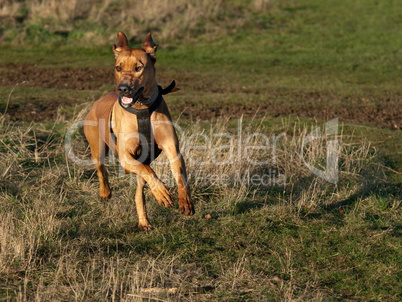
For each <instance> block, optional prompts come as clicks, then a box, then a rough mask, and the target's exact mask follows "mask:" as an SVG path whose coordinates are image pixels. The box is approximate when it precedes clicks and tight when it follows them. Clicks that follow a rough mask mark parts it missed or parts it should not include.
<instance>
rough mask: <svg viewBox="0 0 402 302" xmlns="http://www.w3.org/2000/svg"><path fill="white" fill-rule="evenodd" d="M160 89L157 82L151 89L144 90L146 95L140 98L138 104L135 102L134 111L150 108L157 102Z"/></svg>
mask: <svg viewBox="0 0 402 302" xmlns="http://www.w3.org/2000/svg"><path fill="white" fill-rule="evenodd" d="M158 94H159V89H158V84H157V83H156V81H155V82H154V83H153V85H151V88H146V89H144V93H143V94H142V95H141V96H140V98H139V99H138V101H137V102H135V103H134V104H133V105H132V106H131V107H133V108H134V109H144V108H146V107H149V106H150V105H152V104H153V102H155V100H156V98H157V97H158Z"/></svg>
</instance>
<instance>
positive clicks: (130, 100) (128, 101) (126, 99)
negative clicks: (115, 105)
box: [121, 96, 133, 106]
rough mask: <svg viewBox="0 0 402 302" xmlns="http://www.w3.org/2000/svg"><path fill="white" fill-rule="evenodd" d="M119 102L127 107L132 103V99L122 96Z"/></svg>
mask: <svg viewBox="0 0 402 302" xmlns="http://www.w3.org/2000/svg"><path fill="white" fill-rule="evenodd" d="M121 102H122V103H123V104H124V105H127V106H129V105H130V104H131V103H132V102H133V98H128V97H126V96H123V97H122V98H121Z"/></svg>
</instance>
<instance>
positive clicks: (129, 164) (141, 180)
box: [84, 32, 194, 230]
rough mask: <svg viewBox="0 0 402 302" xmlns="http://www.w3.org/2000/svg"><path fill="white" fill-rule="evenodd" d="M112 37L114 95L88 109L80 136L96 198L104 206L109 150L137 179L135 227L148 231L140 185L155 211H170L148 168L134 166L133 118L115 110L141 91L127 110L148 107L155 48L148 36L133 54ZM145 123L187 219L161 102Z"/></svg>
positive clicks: (173, 141)
mask: <svg viewBox="0 0 402 302" xmlns="http://www.w3.org/2000/svg"><path fill="white" fill-rule="evenodd" d="M117 37H118V43H117V45H113V52H114V54H115V78H116V83H117V91H114V92H112V93H109V94H108V95H105V96H103V97H101V98H100V99H99V100H97V101H96V102H95V103H94V104H93V106H92V108H91V110H90V112H89V113H88V115H87V116H86V119H85V126H84V132H85V136H86V138H87V140H88V142H89V145H90V147H91V156H92V160H93V162H94V164H95V168H96V170H97V174H98V178H99V183H100V188H99V195H100V197H101V198H102V199H104V200H109V198H110V197H111V192H110V188H109V183H108V177H107V172H106V169H105V166H104V157H105V154H106V153H107V152H108V148H110V149H111V150H112V151H113V152H114V153H115V154H116V155H117V156H118V157H119V160H120V163H121V165H122V167H123V169H124V170H125V172H126V173H134V174H136V176H137V190H136V193H135V204H136V208H137V214H138V219H139V223H138V225H139V227H140V228H142V229H145V230H149V229H151V224H150V223H149V221H148V217H147V213H146V208H145V200H144V193H143V189H144V185H145V183H148V185H149V188H150V190H151V192H152V195H153V196H154V197H155V199H156V201H157V202H158V203H159V204H160V205H162V206H164V207H172V206H173V202H172V198H171V195H170V193H169V191H168V190H167V188H166V186H165V185H164V184H163V182H162V181H161V180H160V179H159V178H158V177H157V176H156V174H155V172H154V171H153V170H152V169H151V167H150V166H149V165H148V164H144V163H141V162H139V161H138V160H137V159H138V156H139V155H140V153H141V144H140V141H139V136H138V126H137V119H136V116H135V114H132V113H130V112H127V111H126V110H124V108H122V107H121V106H120V104H119V102H118V97H119V95H120V96H123V95H125V96H127V95H134V94H135V93H136V92H138V91H139V89H141V88H142V89H143V90H142V94H141V96H140V97H139V100H138V102H136V103H134V104H133V105H132V107H133V108H135V109H143V108H147V107H149V106H150V105H151V104H149V105H143V104H144V103H146V101H147V100H148V99H149V98H150V97H151V96H152V95H153V93H155V90H156V89H158V84H157V81H156V76H155V67H154V65H155V52H156V50H157V45H156V44H155V43H154V41H153V40H152V37H151V35H150V34H148V36H147V37H146V39H145V42H144V44H143V46H142V47H141V48H137V49H132V48H130V47H129V46H128V41H127V38H126V36H125V35H124V34H123V33H122V32H119V33H118V34H117ZM121 87H125V88H126V89H120V88H121ZM150 119H151V125H152V132H153V136H154V139H155V143H156V146H157V148H159V149H160V150H162V151H163V152H164V153H165V154H166V156H167V158H168V159H169V161H170V166H171V169H172V173H173V176H174V178H175V180H176V183H177V186H178V203H179V210H180V212H181V213H183V214H184V215H192V214H193V213H194V207H193V204H192V202H191V197H190V190H189V187H188V184H187V176H186V168H185V165H184V161H183V157H182V156H181V154H180V151H179V143H178V139H177V135H176V132H175V129H174V127H173V124H172V120H171V117H170V114H169V110H168V108H167V106H166V103H165V101H164V100H162V102H161V104H160V105H159V107H158V108H157V109H156V110H155V111H154V112H152V114H151V116H150ZM110 121H111V123H110ZM111 124H112V125H113V132H114V134H115V135H116V138H117V143H116V144H115V142H114V140H113V139H112V136H111V130H110V125H111Z"/></svg>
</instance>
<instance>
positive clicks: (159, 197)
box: [151, 181, 173, 208]
mask: <svg viewBox="0 0 402 302" xmlns="http://www.w3.org/2000/svg"><path fill="white" fill-rule="evenodd" d="M151 193H152V195H153V196H154V197H155V199H156V201H157V202H158V204H159V205H161V206H164V207H165V208H172V207H173V201H172V196H171V195H170V192H169V191H168V189H167V188H166V186H165V185H164V184H163V183H162V182H161V181H160V182H159V183H158V184H157V185H156V186H154V187H153V188H152V189H151Z"/></svg>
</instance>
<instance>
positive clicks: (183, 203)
mask: <svg viewBox="0 0 402 302" xmlns="http://www.w3.org/2000/svg"><path fill="white" fill-rule="evenodd" d="M179 211H180V213H182V214H183V215H186V216H191V215H193V214H194V213H195V210H194V205H193V203H192V202H191V198H190V196H189V195H188V194H187V195H185V196H184V197H179Z"/></svg>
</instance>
